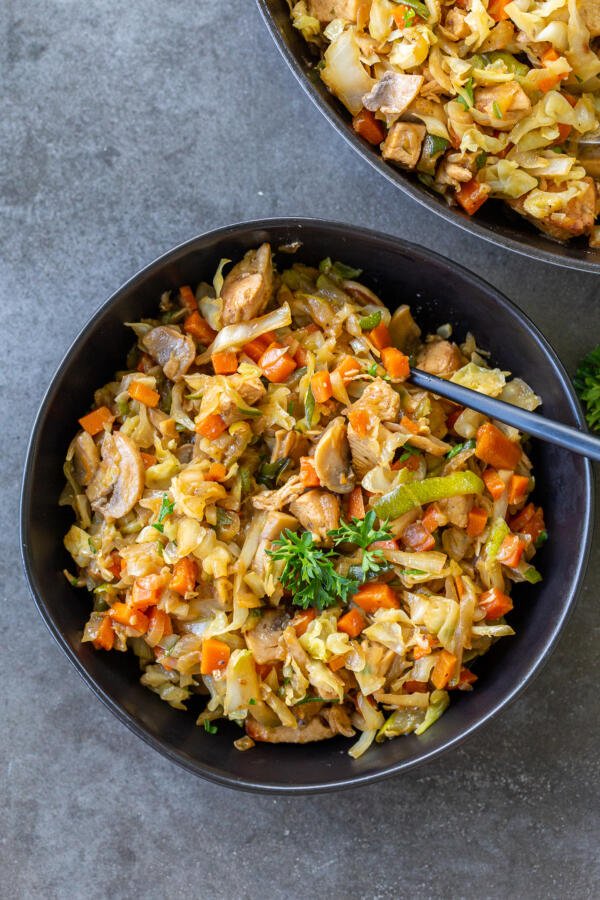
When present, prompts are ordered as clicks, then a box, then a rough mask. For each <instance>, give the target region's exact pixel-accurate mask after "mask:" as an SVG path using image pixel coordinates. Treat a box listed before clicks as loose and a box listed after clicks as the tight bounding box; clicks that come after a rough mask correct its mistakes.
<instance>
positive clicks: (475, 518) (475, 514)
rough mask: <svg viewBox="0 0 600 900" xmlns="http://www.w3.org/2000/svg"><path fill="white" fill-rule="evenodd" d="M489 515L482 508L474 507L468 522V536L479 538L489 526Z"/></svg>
mask: <svg viewBox="0 0 600 900" xmlns="http://www.w3.org/2000/svg"><path fill="white" fill-rule="evenodd" d="M487 520H488V514H487V512H486V510H485V509H484V508H483V507H482V506H474V507H473V509H472V510H471V511H470V512H469V518H468V522H467V534H468V535H469V537H479V535H480V534H481V533H482V532H483V530H484V529H485V526H486V525H487Z"/></svg>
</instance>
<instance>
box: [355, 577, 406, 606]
mask: <svg viewBox="0 0 600 900" xmlns="http://www.w3.org/2000/svg"><path fill="white" fill-rule="evenodd" d="M352 599H353V601H354V603H356V605H357V606H360V608H361V609H364V611H365V612H366V613H372V612H375V610H377V609H400V603H399V601H398V597H397V596H396V592H395V591H394V590H393V589H392V588H391V587H390V586H389V584H379V583H378V582H371V583H370V584H363V585H361V586H360V587H359V589H358V591H357V593H356V594H355V595H354V597H353V598H352Z"/></svg>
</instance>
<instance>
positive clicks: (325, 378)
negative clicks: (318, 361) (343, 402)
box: [310, 369, 333, 403]
mask: <svg viewBox="0 0 600 900" xmlns="http://www.w3.org/2000/svg"><path fill="white" fill-rule="evenodd" d="M310 386H311V388H312V392H313V396H314V398H315V400H316V401H317V403H327V401H328V400H330V399H331V398H332V397H333V390H332V387H331V378H330V377H329V372H328V371H327V370H326V369H324V370H323V371H321V372H315V374H314V375H313V377H312V378H311V379H310Z"/></svg>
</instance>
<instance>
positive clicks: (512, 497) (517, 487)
mask: <svg viewBox="0 0 600 900" xmlns="http://www.w3.org/2000/svg"><path fill="white" fill-rule="evenodd" d="M528 493H529V478H527V476H526V475H511V476H510V481H509V482H508V505H509V506H512V505H513V504H515V503H520V502H521V500H524V499H525V497H526V496H527V494H528Z"/></svg>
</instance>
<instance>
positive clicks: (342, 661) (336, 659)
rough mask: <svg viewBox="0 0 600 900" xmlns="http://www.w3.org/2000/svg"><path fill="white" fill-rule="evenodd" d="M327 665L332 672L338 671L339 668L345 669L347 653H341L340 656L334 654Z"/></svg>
mask: <svg viewBox="0 0 600 900" xmlns="http://www.w3.org/2000/svg"><path fill="white" fill-rule="evenodd" d="M327 665H328V666H329V668H330V669H331V671H332V672H337V671H338V669H343V668H344V666H345V665H346V654H345V653H341V654H340V655H339V656H332V657H331V659H330V660H329V662H328V663H327Z"/></svg>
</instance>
